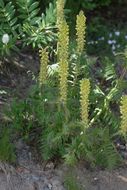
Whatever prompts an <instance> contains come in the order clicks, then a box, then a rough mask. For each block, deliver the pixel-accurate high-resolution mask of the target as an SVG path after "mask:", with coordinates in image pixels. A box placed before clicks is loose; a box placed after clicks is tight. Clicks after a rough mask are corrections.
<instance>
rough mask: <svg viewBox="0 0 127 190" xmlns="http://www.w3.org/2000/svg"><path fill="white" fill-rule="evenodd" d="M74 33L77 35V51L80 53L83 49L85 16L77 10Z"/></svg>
mask: <svg viewBox="0 0 127 190" xmlns="http://www.w3.org/2000/svg"><path fill="white" fill-rule="evenodd" d="M76 31H77V32H76V35H77V39H76V41H77V53H78V54H81V53H82V52H83V50H84V43H85V34H86V17H85V15H84V13H83V11H80V12H79V15H77V19H76Z"/></svg>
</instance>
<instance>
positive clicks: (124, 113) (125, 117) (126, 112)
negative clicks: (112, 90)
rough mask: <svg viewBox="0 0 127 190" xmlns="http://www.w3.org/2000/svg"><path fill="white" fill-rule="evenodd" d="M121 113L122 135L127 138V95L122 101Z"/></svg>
mask: <svg viewBox="0 0 127 190" xmlns="http://www.w3.org/2000/svg"><path fill="white" fill-rule="evenodd" d="M120 113H121V127H120V128H121V129H120V130H121V133H122V134H123V135H124V136H126V135H127V95H124V96H123V97H122V100H121V106H120Z"/></svg>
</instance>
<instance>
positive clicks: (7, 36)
mask: <svg viewBox="0 0 127 190" xmlns="http://www.w3.org/2000/svg"><path fill="white" fill-rule="evenodd" d="M2 42H3V44H6V45H7V44H8V42H9V35H8V34H4V35H3V36H2Z"/></svg>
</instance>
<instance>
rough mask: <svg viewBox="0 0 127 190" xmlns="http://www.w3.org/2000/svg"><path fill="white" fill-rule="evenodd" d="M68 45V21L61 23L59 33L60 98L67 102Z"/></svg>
mask: <svg viewBox="0 0 127 190" xmlns="http://www.w3.org/2000/svg"><path fill="white" fill-rule="evenodd" d="M68 46H69V27H68V25H67V23H66V21H63V22H62V23H61V24H60V28H59V33H58V49H57V51H58V52H57V54H58V62H59V77H60V100H61V102H63V103H65V104H66V100H67V77H68Z"/></svg>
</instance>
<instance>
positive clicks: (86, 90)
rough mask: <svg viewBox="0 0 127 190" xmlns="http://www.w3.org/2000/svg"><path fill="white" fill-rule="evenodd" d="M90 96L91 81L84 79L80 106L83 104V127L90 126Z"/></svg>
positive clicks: (81, 83)
mask: <svg viewBox="0 0 127 190" xmlns="http://www.w3.org/2000/svg"><path fill="white" fill-rule="evenodd" d="M89 94H90V81H89V79H82V80H81V81H80V104H81V119H82V123H83V126H84V127H85V128H87V127H88V126H89V120H88V117H89V115H88V110H89Z"/></svg>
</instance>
